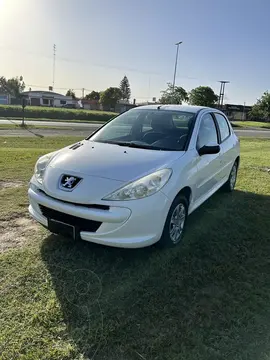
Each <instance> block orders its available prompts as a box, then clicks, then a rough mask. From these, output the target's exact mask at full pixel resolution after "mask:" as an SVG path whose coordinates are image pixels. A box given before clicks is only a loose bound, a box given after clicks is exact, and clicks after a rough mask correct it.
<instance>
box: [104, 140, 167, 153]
mask: <svg viewBox="0 0 270 360" xmlns="http://www.w3.org/2000/svg"><path fill="white" fill-rule="evenodd" d="M100 142H103V143H106V144H114V145H119V146H126V147H130V148H136V149H149V150H163V151H174V150H173V149H168V148H163V147H160V146H153V145H150V144H146V143H143V142H141V141H113V140H111V141H110V140H108V141H100Z"/></svg>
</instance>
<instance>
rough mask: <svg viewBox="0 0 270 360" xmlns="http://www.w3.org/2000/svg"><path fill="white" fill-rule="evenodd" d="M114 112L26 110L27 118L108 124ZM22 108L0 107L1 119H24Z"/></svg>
mask: <svg viewBox="0 0 270 360" xmlns="http://www.w3.org/2000/svg"><path fill="white" fill-rule="evenodd" d="M115 115H116V114H115V113H113V112H105V111H94V110H79V109H78V110H77V109H63V108H51V107H41V106H27V107H26V108H25V110H24V116H25V118H32V119H54V120H58V119H59V120H85V121H97V122H106V121H108V120H110V119H111V118H112V117H114V116H115ZM22 116H23V111H22V107H21V106H16V105H0V117H7V118H22Z"/></svg>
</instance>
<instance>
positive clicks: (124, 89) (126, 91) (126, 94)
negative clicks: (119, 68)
mask: <svg viewBox="0 0 270 360" xmlns="http://www.w3.org/2000/svg"><path fill="white" fill-rule="evenodd" d="M119 89H120V91H121V93H122V99H123V100H127V101H128V100H129V99H130V95H131V90H130V85H129V81H128V78H127V77H126V75H125V76H124V77H123V79H122V80H121V82H120V86H119Z"/></svg>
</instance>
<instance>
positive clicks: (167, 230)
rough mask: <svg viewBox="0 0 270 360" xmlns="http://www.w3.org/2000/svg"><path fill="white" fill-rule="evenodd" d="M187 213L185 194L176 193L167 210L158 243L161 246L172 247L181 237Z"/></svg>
mask: <svg viewBox="0 0 270 360" xmlns="http://www.w3.org/2000/svg"><path fill="white" fill-rule="evenodd" d="M187 215H188V202H187V199H186V198H185V196H183V195H178V196H177V197H176V198H175V199H174V201H173V203H172V205H171V207H170V210H169V212H168V215H167V219H166V222H165V225H164V229H163V233H162V236H161V239H160V241H159V244H160V245H161V246H162V247H174V246H176V245H177V244H179V243H180V242H181V240H182V239H183V235H184V231H185V227H186V220H187Z"/></svg>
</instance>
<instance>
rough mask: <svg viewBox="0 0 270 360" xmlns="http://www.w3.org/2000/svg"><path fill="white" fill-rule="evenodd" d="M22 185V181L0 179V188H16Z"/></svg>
mask: <svg viewBox="0 0 270 360" xmlns="http://www.w3.org/2000/svg"><path fill="white" fill-rule="evenodd" d="M23 185H24V182H23V181H3V180H0V190H3V189H10V188H18V187H21V186H23Z"/></svg>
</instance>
